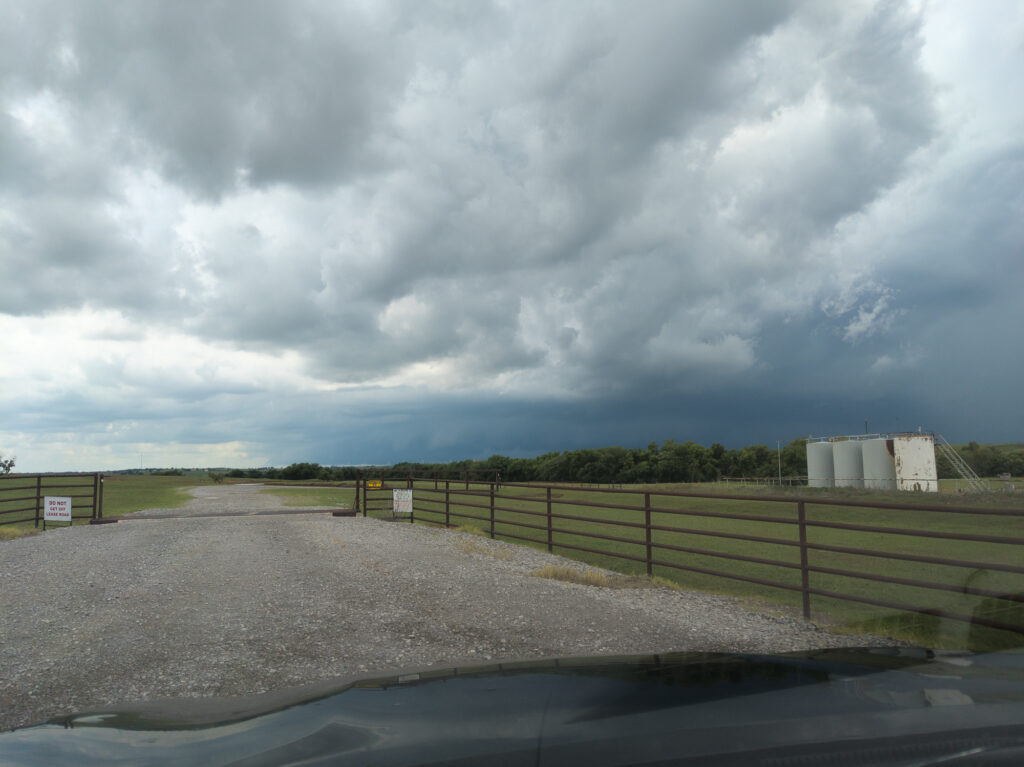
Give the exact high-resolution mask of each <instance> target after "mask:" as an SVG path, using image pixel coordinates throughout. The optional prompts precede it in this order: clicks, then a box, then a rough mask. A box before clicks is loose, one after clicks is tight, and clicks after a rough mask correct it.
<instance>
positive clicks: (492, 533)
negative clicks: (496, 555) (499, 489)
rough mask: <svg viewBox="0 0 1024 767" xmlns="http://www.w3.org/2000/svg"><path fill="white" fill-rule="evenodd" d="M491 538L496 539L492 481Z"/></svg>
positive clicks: (492, 485) (492, 486)
mask: <svg viewBox="0 0 1024 767" xmlns="http://www.w3.org/2000/svg"><path fill="white" fill-rule="evenodd" d="M491 540H494V483H493V482H492V483H491Z"/></svg>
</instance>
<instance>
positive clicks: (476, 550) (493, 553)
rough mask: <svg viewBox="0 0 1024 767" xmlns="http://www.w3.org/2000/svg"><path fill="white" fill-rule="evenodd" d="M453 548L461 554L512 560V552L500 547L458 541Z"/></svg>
mask: <svg viewBox="0 0 1024 767" xmlns="http://www.w3.org/2000/svg"><path fill="white" fill-rule="evenodd" d="M455 548H457V549H458V550H459V551H461V552H462V553H463V554H483V555H484V556H486V557H493V558H494V559H503V560H506V561H508V560H509V559H512V552H511V551H509V550H508V549H506V548H504V547H500V546H482V545H481V544H480V543H479V542H477V541H459V542H458V543H456V544H455Z"/></svg>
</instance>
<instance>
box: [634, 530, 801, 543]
mask: <svg viewBox="0 0 1024 767" xmlns="http://www.w3.org/2000/svg"><path fill="white" fill-rule="evenodd" d="M651 529H652V530H663V531H665V532H669V533H683V534H685V535H707V536H710V537H712V538H731V539H733V540H737V541H754V542H755V543H774V544H777V545H779V546H799V545H800V544H799V543H798V542H797V541H787V540H785V539H784V538H762V537H761V536H758V535H738V534H737V533H722V532H718V531H715V530H695V529H693V528H689V527H667V526H665V525H651Z"/></svg>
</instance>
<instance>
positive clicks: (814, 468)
mask: <svg viewBox="0 0 1024 767" xmlns="http://www.w3.org/2000/svg"><path fill="white" fill-rule="evenodd" d="M835 477H836V475H835V471H834V469H833V463H832V443H831V442H808V443H807V486H808V487H835V484H836V481H835Z"/></svg>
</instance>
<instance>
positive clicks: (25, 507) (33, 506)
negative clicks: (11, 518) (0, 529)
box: [0, 504, 36, 514]
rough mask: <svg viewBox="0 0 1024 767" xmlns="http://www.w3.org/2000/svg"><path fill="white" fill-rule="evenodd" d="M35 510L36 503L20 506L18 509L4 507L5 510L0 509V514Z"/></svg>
mask: <svg viewBox="0 0 1024 767" xmlns="http://www.w3.org/2000/svg"><path fill="white" fill-rule="evenodd" d="M35 510H36V506H35V504H33V505H32V506H19V507H18V508H16V509H4V510H2V511H0V514H16V513H18V512H19V511H31V512H35Z"/></svg>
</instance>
